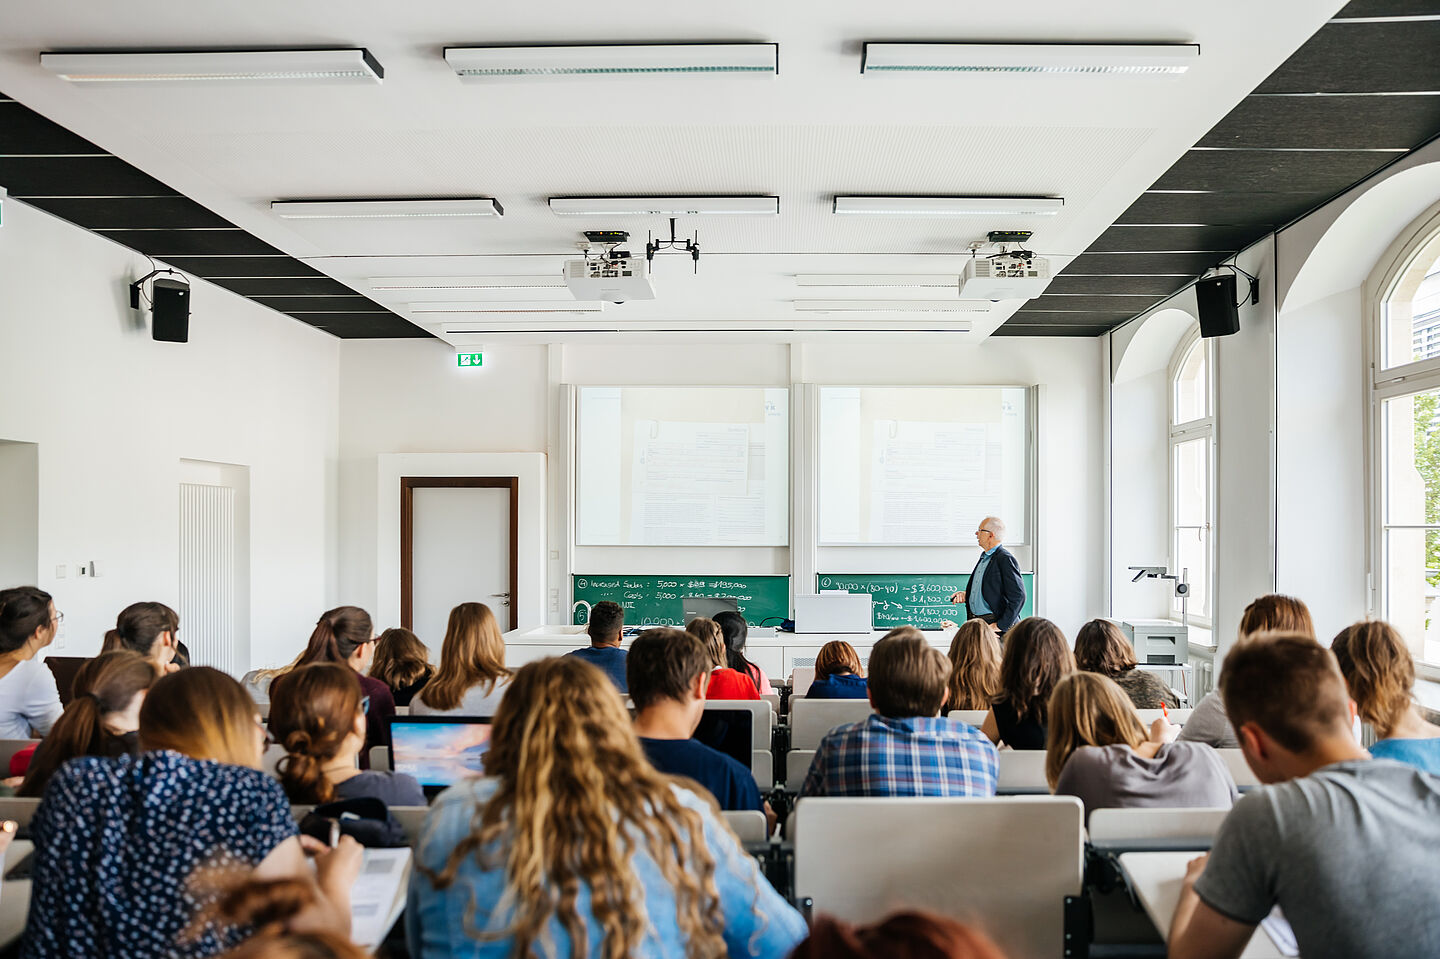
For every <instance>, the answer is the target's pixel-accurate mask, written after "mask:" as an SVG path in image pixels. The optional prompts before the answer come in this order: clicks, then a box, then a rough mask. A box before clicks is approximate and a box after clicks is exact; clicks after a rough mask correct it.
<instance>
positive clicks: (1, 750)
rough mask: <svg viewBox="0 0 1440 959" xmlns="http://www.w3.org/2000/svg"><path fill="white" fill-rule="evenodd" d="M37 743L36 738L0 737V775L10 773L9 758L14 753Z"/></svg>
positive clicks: (12, 757) (10, 758) (13, 756)
mask: <svg viewBox="0 0 1440 959" xmlns="http://www.w3.org/2000/svg"><path fill="white" fill-rule="evenodd" d="M38 745H40V740H38V739H0V776H8V775H10V760H12V759H14V758H15V754H16V753H18V752H20V751H21V750H25V749H29V748H30V747H31V746H38Z"/></svg>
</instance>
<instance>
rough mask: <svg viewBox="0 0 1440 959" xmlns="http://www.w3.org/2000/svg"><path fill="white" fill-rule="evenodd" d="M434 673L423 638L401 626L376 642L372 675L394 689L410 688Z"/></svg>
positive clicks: (383, 634)
mask: <svg viewBox="0 0 1440 959" xmlns="http://www.w3.org/2000/svg"><path fill="white" fill-rule="evenodd" d="M434 670H435V667H434V666H431V665H430V650H428V649H426V648H425V644H424V643H422V642H420V637H418V636H416V635H415V634H414V633H412V632H410V630H408V629H405V628H404V627H402V626H393V627H391V628H390V629H387V630H385V632H383V633H381V634H380V638H379V639H377V640H376V641H375V659H374V660H373V661H371V663H370V675H371V677H373V678H375V679H378V680H380V682H382V683H384V684H385V685H386V686H389V687H390V688H391V689H400V688H402V687H405V686H409V685H410V684H411V683H415V682H418V681H419V680H421V679H423V678H424V677H426V676H428V675H429V674H430V673H432V672H434Z"/></svg>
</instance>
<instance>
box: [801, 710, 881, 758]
mask: <svg viewBox="0 0 1440 959" xmlns="http://www.w3.org/2000/svg"><path fill="white" fill-rule="evenodd" d="M872 712H874V710H873V709H871V708H870V703H869V701H868V700H864V699H792V700H790V748H791V749H818V748H819V746H820V740H822V739H824V738H825V734H826V733H828V732H829V731H830V730H832V729H834V728H835V727H836V726H843V725H845V724H846V723H858V722H859V721H860V720H862V719H864V718H865V717H866V716H869V715H870V714H871V713H872Z"/></svg>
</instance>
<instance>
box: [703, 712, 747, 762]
mask: <svg viewBox="0 0 1440 959" xmlns="http://www.w3.org/2000/svg"><path fill="white" fill-rule="evenodd" d="M754 724H755V714H754V713H752V712H750V710H748V709H707V710H705V712H704V714H703V715H702V716H701V717H700V725H699V726H697V727H696V728H695V734H694V735H693V736H691V737H690V738H691V739H695V740H698V741H700V742H702V743H704V744H705V745H707V746H709V747H710V748H711V749H718V750H719V751H720V752H722V753H724V754H725V755H727V756H729V757H730V758H731V759H733V760H735V761H736V762H738V763H739V764H740V765H742V766H744V767H745V768H746V769H749V768H750V760H751V755H750V753H751V750H752V749H753V748H754Z"/></svg>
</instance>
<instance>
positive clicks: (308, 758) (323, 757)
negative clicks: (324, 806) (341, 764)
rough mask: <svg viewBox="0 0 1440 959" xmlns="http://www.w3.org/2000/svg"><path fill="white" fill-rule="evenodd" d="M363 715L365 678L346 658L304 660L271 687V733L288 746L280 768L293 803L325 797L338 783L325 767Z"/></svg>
mask: <svg viewBox="0 0 1440 959" xmlns="http://www.w3.org/2000/svg"><path fill="white" fill-rule="evenodd" d="M359 717H360V680H359V679H357V678H356V676H355V670H353V669H351V668H350V667H349V666H346V665H344V664H342V663H315V664H313V665H310V666H300V667H298V668H296V669H293V670H291V671H290V672H288V673H286V674H285V675H284V676H280V677H278V678H277V679H276V680H275V682H274V684H273V685H271V687H270V733H271V735H273V736H274V737H275V741H276V742H278V743H279V744H280V745H282V746H284V747H285V756H284V758H283V759H281V760H280V765H279V767H278V772H279V773H280V785H282V786H284V787H285V795H287V796H289V797H290V801H291V802H292V803H297V804H300V805H304V804H306V803H325V802H330V801H331V800H332V799H334V798H335V786H334V784H333V783H331V782H330V781H329V780H328V779H326V778H325V773H324V772H322V771H321V767H323V766H324V765H325V763H326V762H328V761H329V760H331V759H334V758H335V755H336V754H337V753H339V752H340V747H341V746H342V745H343V744H344V742H345V737H346V736H349V735H350V733H351V732H352V731H353V730H354V729H355V723H356V721H357V720H358V719H359Z"/></svg>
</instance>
